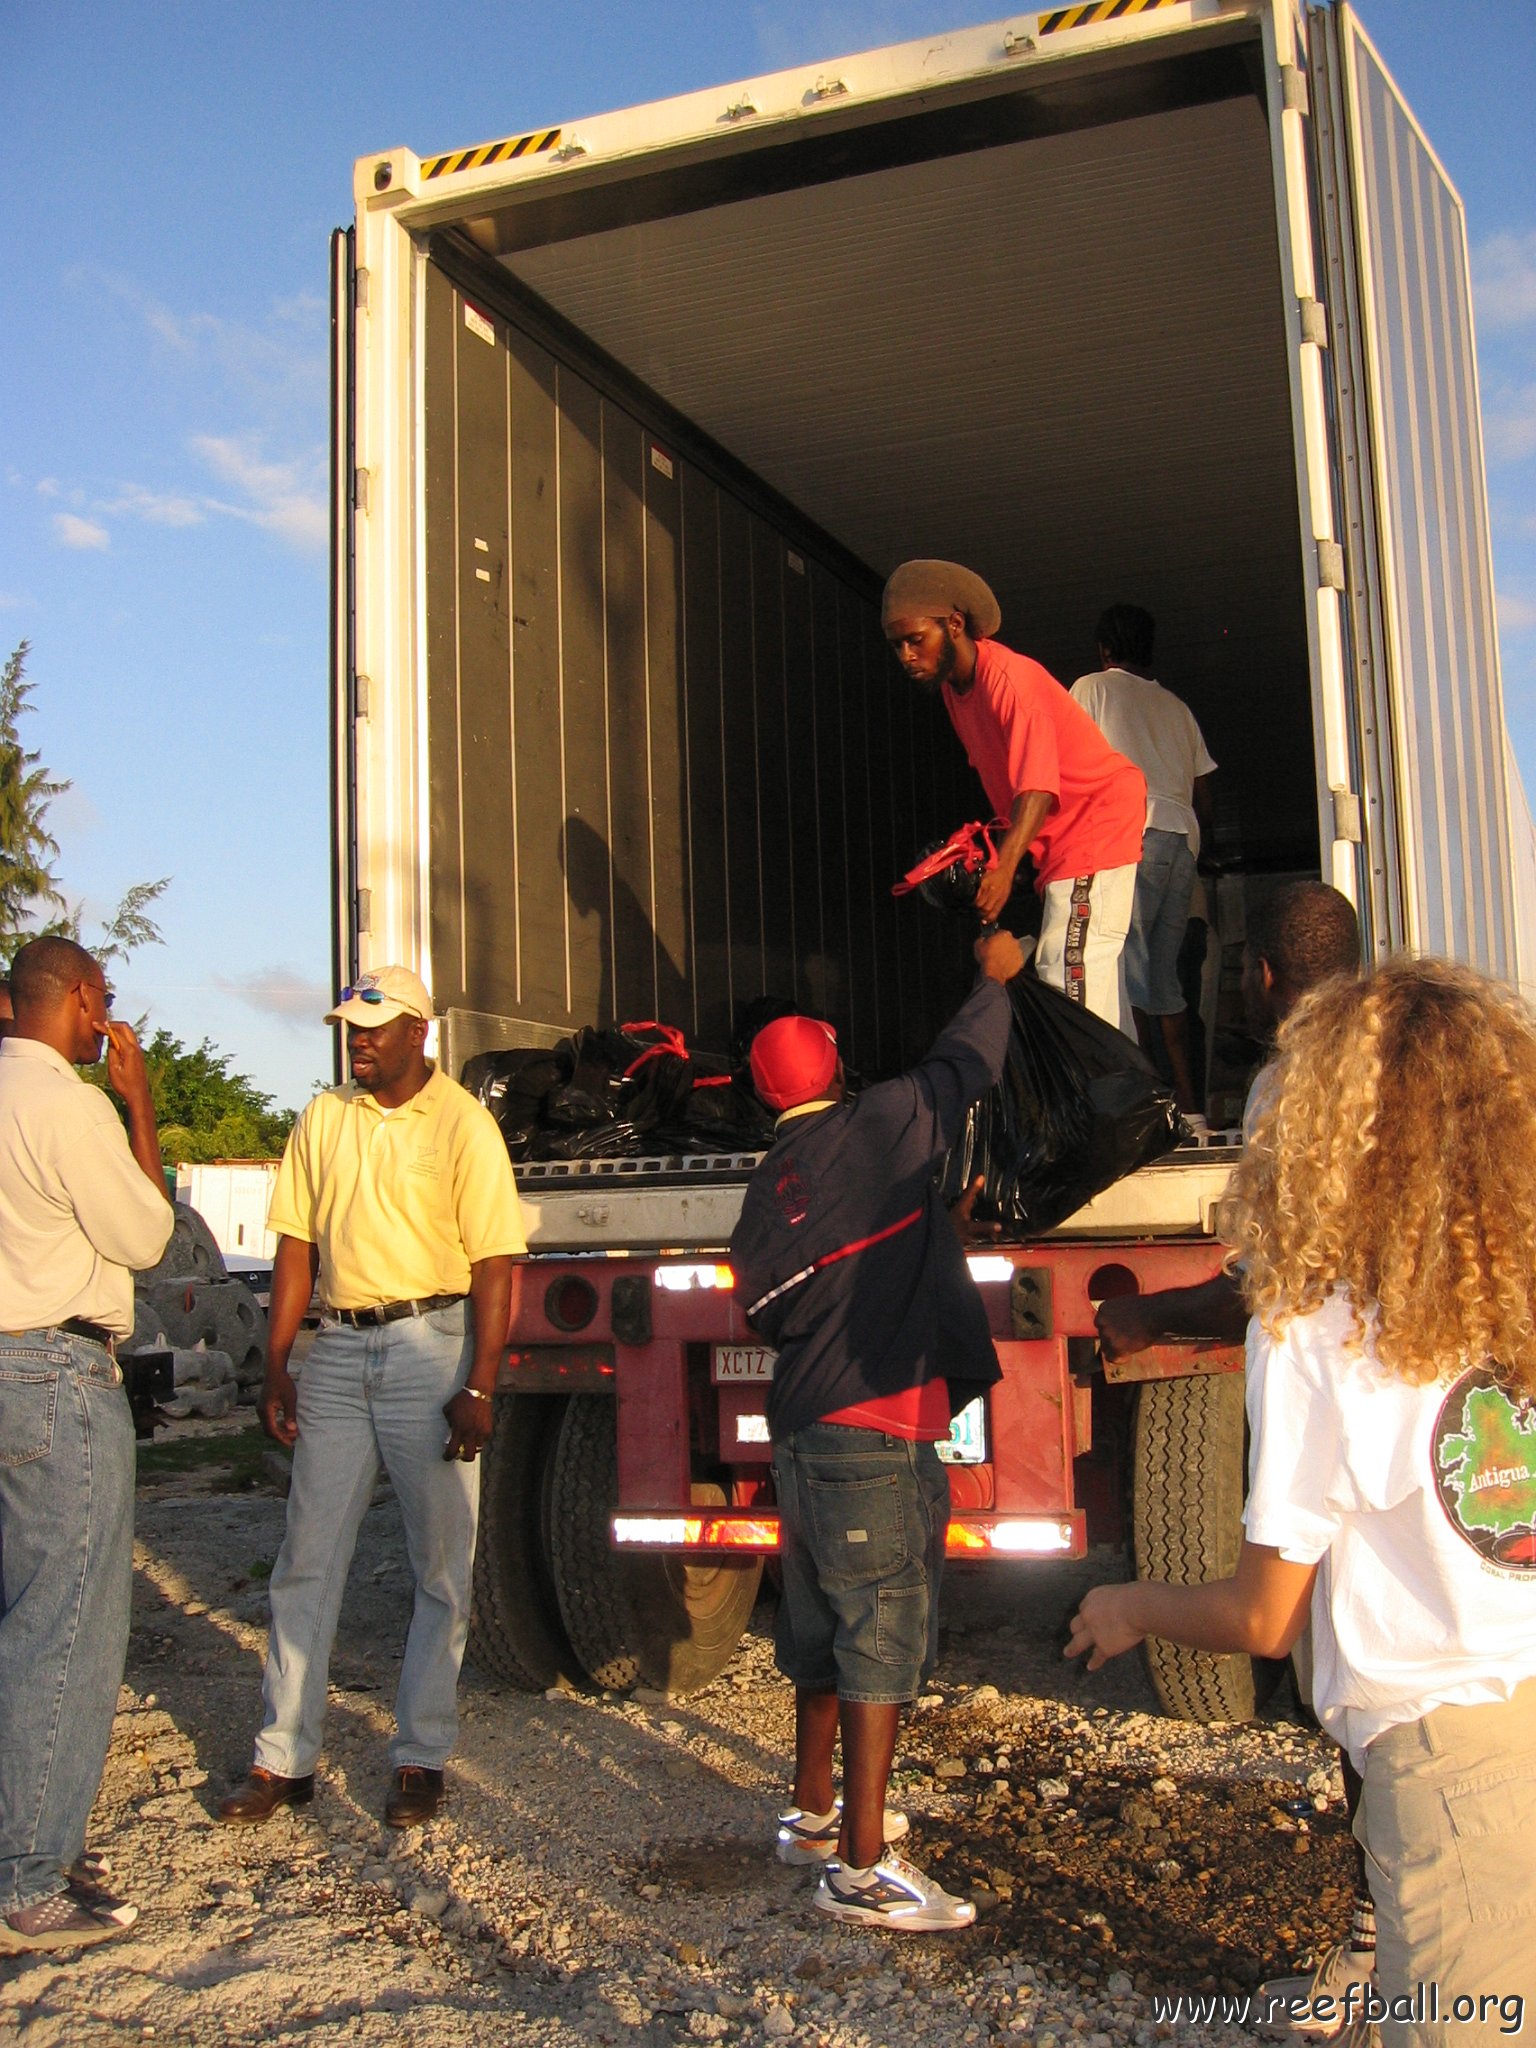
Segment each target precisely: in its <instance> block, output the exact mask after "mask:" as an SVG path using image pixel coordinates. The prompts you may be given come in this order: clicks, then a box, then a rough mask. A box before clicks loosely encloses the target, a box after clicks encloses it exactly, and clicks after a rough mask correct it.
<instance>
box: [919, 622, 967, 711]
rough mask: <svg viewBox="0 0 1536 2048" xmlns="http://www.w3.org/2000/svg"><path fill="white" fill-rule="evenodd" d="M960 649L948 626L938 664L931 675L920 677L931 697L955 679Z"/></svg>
mask: <svg viewBox="0 0 1536 2048" xmlns="http://www.w3.org/2000/svg"><path fill="white" fill-rule="evenodd" d="M959 652H960V650H959V649H958V648H957V647H956V645H955V636H954V634H953V633H951V632H950V630H949V628H948V626H946V627H945V628H944V646H943V649H942V651H941V653H940V655H939V661H938V666H937V668H935V670H934V672H933V674H932V675H931V676H923V677H921V678H920V680H921V683H922V686H923V688H924V689H925V690H926V691H927V692H928V694H929V696H930V697H936V696H937V695H938V694H939V692H940V690H942V689H943V687H944V685H945V684H946V683H949V682H953V681H954V675H955V662H956V661H957V659H958V658H959Z"/></svg>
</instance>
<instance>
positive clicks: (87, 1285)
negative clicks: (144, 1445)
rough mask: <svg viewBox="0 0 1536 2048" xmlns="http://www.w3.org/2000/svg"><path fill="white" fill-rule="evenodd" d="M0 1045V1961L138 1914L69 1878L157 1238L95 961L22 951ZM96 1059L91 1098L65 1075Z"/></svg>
mask: <svg viewBox="0 0 1536 2048" xmlns="http://www.w3.org/2000/svg"><path fill="white" fill-rule="evenodd" d="M10 985H11V986H10V992H11V999H12V1003H13V1005H14V1009H15V1021H14V1024H13V1026H12V1029H11V1033H10V1035H9V1036H8V1037H7V1038H6V1039H5V1041H4V1043H3V1044H0V1954H5V1953H11V1954H15V1953H24V1952H30V1951H34V1950H41V1949H55V1948H79V1947H84V1946H86V1945H88V1944H90V1943H93V1942H100V1941H110V1940H111V1939H112V1938H113V1937H114V1936H115V1935H119V1934H123V1933H125V1932H126V1931H127V1929H128V1928H129V1927H131V1926H132V1925H133V1923H134V1921H135V1920H136V1919H137V1918H138V1912H137V1908H135V1907H133V1906H129V1905H124V1904H123V1903H122V1902H121V1901H119V1900H116V1899H113V1898H112V1897H111V1896H110V1895H108V1894H107V1893H105V1892H103V1891H102V1890H101V1888H100V1887H99V1886H98V1885H94V1884H92V1883H91V1882H89V1880H88V1879H87V1878H86V1877H85V1876H84V1875H83V1874H81V1873H80V1871H79V1870H78V1868H77V1866H78V1865H79V1861H80V1857H81V1855H82V1852H83V1850H84V1847H85V1825H86V1821H87V1820H88V1819H89V1817H90V1810H91V1804H92V1802H93V1800H94V1799H95V1797H96V1790H97V1787H98V1786H99V1784H100V1783H101V1773H102V1767H103V1765H104V1764H105V1762H106V1756H107V1742H108V1739H109V1737H110V1735H111V1732H112V1715H113V1711H114V1709H115V1707H116V1705H117V1689H118V1686H119V1685H120V1683H121V1682H122V1676H123V1662H124V1659H125V1657H126V1655H127V1650H128V1613H129V1599H130V1592H131V1585H132V1569H133V1480H134V1448H133V1418H132V1416H131V1415H130V1414H129V1411H128V1402H127V1399H126V1398H125V1396H124V1393H123V1384H122V1373H121V1372H120V1370H119V1369H118V1365H117V1361H116V1357H115V1355H114V1354H115V1351H116V1346H117V1340H118V1339H119V1338H121V1337H126V1336H129V1335H131V1333H132V1330H133V1271H134V1269H142V1268H144V1267H147V1266H152V1265H154V1263H155V1261H156V1260H157V1259H158V1258H159V1257H160V1255H161V1253H162V1252H163V1251H164V1250H165V1246H166V1242H167V1240H168V1239H169V1237H170V1235H171V1227H172V1221H173V1218H172V1212H171V1205H170V1203H169V1202H168V1201H167V1200H166V1195H165V1181H164V1177H163V1175H162V1171H161V1166H160V1148H159V1144H158V1141H157V1137H156V1133H155V1112H154V1105H153V1102H152V1101H151V1098H150V1090H149V1076H148V1073H147V1072H146V1070H145V1066H144V1055H143V1053H142V1052H141V1050H140V1049H139V1045H138V1041H137V1040H136V1039H135V1037H134V1035H133V1033H132V1031H130V1030H129V1028H128V1027H127V1025H126V1024H114V1023H112V1022H111V1021H110V1020H109V1018H108V1015H107V1012H108V1009H109V1007H110V1005H111V1001H112V992H111V990H110V989H109V988H108V987H107V982H106V977H105V975H104V974H103V973H102V970H101V967H100V964H99V963H98V962H97V961H96V960H94V959H92V957H91V955H90V954H89V953H87V952H86V951H85V949H84V947H82V946H77V945H75V944H74V942H73V941H72V940H69V939H58V938H46V939H33V940H32V941H30V942H29V943H28V944H27V945H25V946H23V947H22V948H21V949H20V951H19V952H18V953H17V955H16V957H15V959H14V961H13V962H12V963H11V973H10ZM104 1040H105V1041H106V1042H107V1046H108V1050H107V1079H108V1082H109V1084H110V1085H111V1087H112V1089H113V1091H114V1093H116V1094H117V1095H118V1096H119V1097H121V1099H122V1102H123V1105H124V1108H125V1109H126V1111H127V1114H128V1131H127V1133H126V1134H125V1133H124V1130H123V1126H122V1124H121V1123H120V1122H119V1121H118V1118H117V1114H116V1112H115V1111H114V1110H113V1108H112V1105H111V1103H110V1102H108V1100H107V1098H106V1096H105V1095H104V1094H103V1093H102V1092H101V1090H100V1089H99V1088H92V1087H90V1086H88V1085H87V1084H86V1083H85V1082H84V1081H82V1080H81V1079H80V1076H79V1075H78V1074H77V1073H76V1072H75V1071H74V1068H75V1066H77V1065H90V1064H94V1062H95V1061H96V1060H98V1059H99V1058H100V1057H101V1050H102V1044H103V1041H104Z"/></svg>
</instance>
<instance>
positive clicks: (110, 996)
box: [75, 981, 117, 1010]
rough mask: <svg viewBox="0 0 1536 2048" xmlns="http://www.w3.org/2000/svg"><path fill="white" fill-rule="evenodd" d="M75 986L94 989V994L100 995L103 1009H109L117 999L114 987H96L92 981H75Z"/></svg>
mask: <svg viewBox="0 0 1536 2048" xmlns="http://www.w3.org/2000/svg"><path fill="white" fill-rule="evenodd" d="M75 986H76V988H89V989H95V991H96V994H97V995H99V996H100V997H101V1005H102V1008H103V1009H104V1010H110V1009H111V1007H112V1005H113V1004H114V1003H115V1002H116V1001H117V990H116V989H115V988H107V987H106V986H102V987H101V988H97V987H96V984H95V982H94V981H77V982H76V983H75Z"/></svg>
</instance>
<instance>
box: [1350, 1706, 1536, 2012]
mask: <svg viewBox="0 0 1536 2048" xmlns="http://www.w3.org/2000/svg"><path fill="white" fill-rule="evenodd" d="M1355 1834H1356V1836H1357V1837H1358V1838H1359V1841H1360V1843H1361V1844H1362V1846H1363V1847H1364V1849H1365V1852H1366V1860H1367V1863H1368V1865H1369V1869H1370V1880H1371V1891H1372V1894H1373V1896H1374V1898H1375V1901H1376V1976H1377V1982H1378V1984H1379V1986H1380V1989H1381V1994H1382V1997H1383V1998H1384V1999H1385V2000H1386V2001H1387V2002H1388V2006H1389V2011H1388V2013H1387V2015H1386V2016H1385V2017H1381V2018H1380V2025H1381V2033H1382V2041H1383V2048H1409V2044H1412V2048H1483V2044H1491V2043H1495V2042H1500V2041H1506V2042H1507V2041H1509V2040H1511V2039H1512V2038H1514V2037H1515V2036H1516V2035H1517V2032H1518V2033H1519V2034H1523V2035H1524V2036H1525V2037H1526V2038H1527V2039H1530V2038H1532V2037H1533V2036H1536V1679H1528V1680H1527V1681H1526V1683H1525V1684H1524V1685H1522V1686H1520V1687H1519V1688H1518V1690H1517V1691H1516V1692H1515V1694H1514V1696H1513V1698H1511V1699H1509V1700H1504V1701H1496V1702H1492V1703H1489V1704H1487V1705H1484V1706H1476V1707H1436V1708H1435V1709H1434V1710H1433V1712H1431V1713H1428V1714H1426V1715H1425V1716H1424V1718H1423V1719H1422V1720H1420V1721H1410V1722H1405V1723H1403V1724H1402V1725H1401V1726H1399V1727H1396V1728H1389V1729H1388V1730H1387V1731H1386V1733H1385V1734H1383V1735H1379V1736H1377V1738H1376V1740H1375V1741H1374V1742H1373V1743H1372V1744H1371V1746H1370V1748H1369V1749H1368V1750H1367V1751H1366V1755H1365V1797H1364V1798H1363V1799H1362V1801H1361V1803H1360V1811H1359V1813H1358V1814H1357V1815H1356V1816H1355ZM1420 1986H1423V1987H1424V1993H1423V1996H1422V1998H1421V1997H1420ZM1436 1999H1437V2000H1438V2018H1437V2017H1436V2016H1435V2012H1436V2006H1435V2001H1436ZM1404 2000H1411V2001H1413V2002H1414V2003H1413V2004H1412V2005H1411V2006H1410V2005H1408V2004H1405V2003H1403V2002H1402V2001H1404ZM1372 2017H1373V2018H1375V2017H1380V2016H1378V2015H1376V2014H1373V2015H1372Z"/></svg>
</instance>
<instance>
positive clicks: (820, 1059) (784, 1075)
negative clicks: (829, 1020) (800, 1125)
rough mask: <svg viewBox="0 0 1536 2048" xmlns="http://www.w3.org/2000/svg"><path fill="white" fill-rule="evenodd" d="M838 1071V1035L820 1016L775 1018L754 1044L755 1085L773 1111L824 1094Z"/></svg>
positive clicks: (758, 1035)
mask: <svg viewBox="0 0 1536 2048" xmlns="http://www.w3.org/2000/svg"><path fill="white" fill-rule="evenodd" d="M836 1072H837V1033H836V1032H835V1031H834V1030H833V1029H832V1026H831V1025H830V1024H823V1023H822V1021H821V1019H820V1018H819V1017H775V1018H774V1020H773V1022H772V1023H771V1024H765V1025H764V1026H763V1028H762V1030H761V1031H759V1033H758V1034H757V1036H756V1038H754V1039H753V1041H752V1085H753V1087H754V1088H755V1089H756V1090H757V1092H758V1094H759V1095H760V1096H761V1097H762V1098H763V1100H764V1102H766V1103H767V1105H768V1107H769V1108H770V1109H798V1108H799V1106H800V1104H801V1103H802V1102H814V1101H815V1100H816V1097H817V1096H818V1095H825V1094H826V1092H827V1089H828V1088H829V1087H830V1086H831V1083H832V1076H833V1075H834V1074H835V1073H836Z"/></svg>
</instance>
